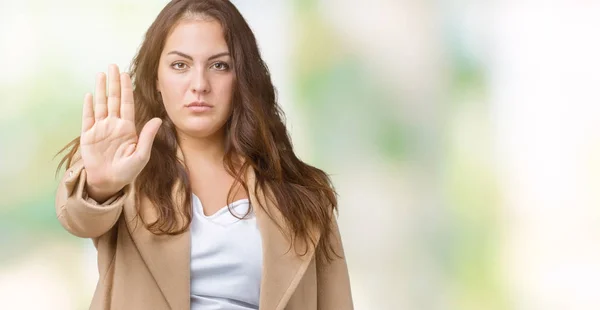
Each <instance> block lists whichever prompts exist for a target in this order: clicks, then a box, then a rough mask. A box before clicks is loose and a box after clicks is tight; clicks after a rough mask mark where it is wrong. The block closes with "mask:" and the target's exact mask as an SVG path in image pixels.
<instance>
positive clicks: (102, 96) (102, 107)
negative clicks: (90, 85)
mask: <svg viewBox="0 0 600 310" xmlns="http://www.w3.org/2000/svg"><path fill="white" fill-rule="evenodd" d="M94 97H95V101H94V102H95V105H94V116H95V118H96V120H97V121H99V120H101V119H103V118H105V117H106V75H105V74H104V72H100V73H98V75H96V93H95V95H94Z"/></svg>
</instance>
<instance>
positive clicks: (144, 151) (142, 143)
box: [135, 117, 162, 161]
mask: <svg viewBox="0 0 600 310" xmlns="http://www.w3.org/2000/svg"><path fill="white" fill-rule="evenodd" d="M160 125H162V120H161V119H160V118H156V117H155V118H153V119H151V120H149V121H148V122H147V123H146V125H144V128H142V131H141V132H140V137H139V138H138V143H137V148H136V150H135V153H136V155H137V157H138V158H141V159H143V160H144V161H148V160H149V159H150V151H151V150H152V143H153V142H154V138H155V137H156V133H157V132H158V129H160Z"/></svg>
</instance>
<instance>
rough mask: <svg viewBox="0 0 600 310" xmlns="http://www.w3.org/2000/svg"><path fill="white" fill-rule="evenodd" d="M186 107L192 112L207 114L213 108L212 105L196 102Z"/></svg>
mask: <svg viewBox="0 0 600 310" xmlns="http://www.w3.org/2000/svg"><path fill="white" fill-rule="evenodd" d="M185 107H186V108H188V109H189V110H191V111H192V112H206V111H208V110H210V109H212V108H213V106H212V105H210V104H208V103H206V102H201V101H194V102H192V103H190V104H187V105H186V106H185Z"/></svg>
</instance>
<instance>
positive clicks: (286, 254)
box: [124, 148, 319, 310]
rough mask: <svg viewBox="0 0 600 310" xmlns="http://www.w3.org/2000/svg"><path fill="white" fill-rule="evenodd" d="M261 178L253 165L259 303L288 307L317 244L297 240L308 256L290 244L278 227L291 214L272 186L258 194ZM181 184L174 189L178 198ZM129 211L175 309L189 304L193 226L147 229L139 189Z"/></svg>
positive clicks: (269, 309) (136, 236) (147, 207)
mask: <svg viewBox="0 0 600 310" xmlns="http://www.w3.org/2000/svg"><path fill="white" fill-rule="evenodd" d="M177 154H178V156H179V157H180V158H183V154H182V153H181V149H179V148H178V150H177ZM255 180H256V177H255V173H254V170H253V169H252V168H249V169H248V172H247V174H246V180H245V181H246V184H248V190H249V199H250V203H251V204H252V207H253V209H254V212H255V214H256V219H257V225H258V228H259V231H260V234H261V239H262V248H263V249H262V253H263V269H262V278H261V284H260V305H259V308H260V309H261V310H282V309H284V308H285V306H286V304H287V302H288V300H289V299H290V297H291V295H292V294H293V293H294V291H295V289H296V287H297V286H298V284H299V282H300V280H301V279H302V276H303V275H304V273H305V272H306V269H307V268H308V265H309V264H310V262H311V260H312V258H313V256H314V248H313V247H312V246H309V247H305V246H303V245H302V244H301V243H300V242H297V244H296V245H295V246H296V249H297V250H298V251H299V252H300V253H304V252H305V251H306V254H305V255H303V256H299V255H297V254H296V251H295V250H294V248H290V241H289V240H288V238H287V237H286V235H285V234H284V233H282V231H281V230H280V229H279V227H278V225H280V226H281V227H286V225H285V219H284V218H283V216H282V214H281V213H280V212H279V209H278V208H277V207H276V206H274V205H273V203H272V202H271V201H269V200H268V199H265V192H268V190H266V191H263V190H262V189H261V188H260V187H259V188H256V194H255V184H254V183H255ZM176 188H177V187H175V189H174V191H173V192H172V195H173V196H172V197H174V199H175V198H176V195H175V190H176ZM141 204H142V205H141V211H142V212H144V215H145V219H147V220H148V221H149V222H152V221H153V220H154V219H156V211H155V210H154V206H152V204H151V202H150V201H149V200H148V199H147V198H146V197H142V200H141ZM176 205H177V206H178V207H179V208H181V209H180V210H183V208H189V207H191V206H184V205H183V203H182V202H180V203H178V204H176ZM267 212H268V214H267ZM124 213H125V218H126V220H127V226H128V229H129V231H130V233H131V236H132V239H133V242H134V243H135V246H136V247H137V249H138V251H139V252H140V255H141V257H142V259H143V260H144V262H145V263H146V265H147V266H148V269H149V271H150V273H151V274H152V276H153V277H154V279H155V281H156V283H157V284H158V286H159V288H160V290H161V292H162V293H163V295H164V297H165V299H166V300H167V302H168V303H169V306H170V307H171V308H172V309H183V310H185V309H189V308H190V250H191V243H190V242H191V239H190V238H191V236H190V231H189V229H188V230H186V231H185V232H184V233H182V234H180V235H176V236H169V235H161V236H157V235H154V234H153V233H151V232H150V231H148V230H147V229H146V227H145V226H144V225H143V223H142V221H141V220H140V218H139V216H136V214H137V212H136V209H135V194H132V195H130V196H129V198H128V202H127V203H126V204H125V210H124ZM269 215H271V216H269ZM312 234H313V236H314V237H315V240H318V237H319V235H318V233H317V232H316V231H313V232H312Z"/></svg>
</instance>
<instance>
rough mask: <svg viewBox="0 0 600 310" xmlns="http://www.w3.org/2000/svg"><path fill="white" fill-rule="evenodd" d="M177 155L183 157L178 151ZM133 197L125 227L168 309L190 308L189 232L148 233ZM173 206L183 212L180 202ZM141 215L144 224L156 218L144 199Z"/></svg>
mask: <svg viewBox="0 0 600 310" xmlns="http://www.w3.org/2000/svg"><path fill="white" fill-rule="evenodd" d="M177 156H179V157H180V158H183V155H182V153H181V150H180V149H179V148H178V150H177ZM178 186H179V184H177V185H176V186H175V187H174V189H173V191H172V192H171V197H173V199H177V195H176V194H175V193H176V191H177V188H178ZM133 196H134V195H131V197H130V199H131V200H130V201H129V203H128V204H126V205H125V210H124V211H125V212H124V213H125V217H126V219H127V226H128V229H129V231H130V233H131V237H132V239H133V242H134V243H135V246H136V247H137V249H138V251H139V252H140V255H141V257H142V259H143V260H144V262H145V263H146V266H148V270H149V271H150V273H151V274H152V276H153V277H154V280H155V281H156V283H157V285H158V287H159V288H160V290H161V292H162V294H163V296H164V297H165V299H166V300H167V302H168V304H169V306H170V308H171V309H182V310H187V309H190V253H191V252H190V250H191V243H190V242H191V240H190V231H189V229H187V230H186V231H185V232H183V233H182V234H179V235H174V236H171V235H155V234H153V233H152V232H150V231H148V230H147V229H146V227H145V226H144V224H143V223H142V221H141V219H140V217H139V216H137V211H136V208H135V200H134V197H133ZM175 206H177V207H178V208H180V210H179V211H180V212H183V209H184V208H188V207H191V206H184V204H183V202H179V203H175ZM140 209H141V212H143V213H144V219H145V220H146V221H147V222H150V223H151V222H153V221H154V220H155V219H156V218H157V213H156V210H155V207H154V206H153V205H152V203H151V202H150V201H149V200H148V199H147V198H146V197H141V208H140Z"/></svg>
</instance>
